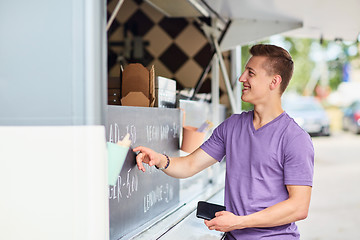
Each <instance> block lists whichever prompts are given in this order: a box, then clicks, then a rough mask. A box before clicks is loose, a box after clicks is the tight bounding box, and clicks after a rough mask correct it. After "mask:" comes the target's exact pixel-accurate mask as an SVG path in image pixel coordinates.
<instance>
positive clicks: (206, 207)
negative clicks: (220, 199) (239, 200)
mask: <svg viewBox="0 0 360 240" xmlns="http://www.w3.org/2000/svg"><path fill="white" fill-rule="evenodd" d="M225 210H226V208H225V206H221V205H218V204H214V203H208V202H204V201H199V202H198V205H197V211H196V216H197V217H198V218H202V219H206V220H211V219H213V218H214V217H215V213H216V212H220V211H225Z"/></svg>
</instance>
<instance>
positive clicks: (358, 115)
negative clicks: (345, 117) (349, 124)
mask: <svg viewBox="0 0 360 240" xmlns="http://www.w3.org/2000/svg"><path fill="white" fill-rule="evenodd" d="M354 118H355V120H356V121H358V120H359V119H360V112H356V113H354Z"/></svg>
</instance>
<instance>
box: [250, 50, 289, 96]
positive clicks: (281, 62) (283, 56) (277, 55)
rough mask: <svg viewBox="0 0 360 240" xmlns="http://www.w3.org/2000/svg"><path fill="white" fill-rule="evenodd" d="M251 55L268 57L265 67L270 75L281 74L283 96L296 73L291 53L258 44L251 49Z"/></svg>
mask: <svg viewBox="0 0 360 240" xmlns="http://www.w3.org/2000/svg"><path fill="white" fill-rule="evenodd" d="M250 54H251V55H252V56H262V57H267V60H266V61H265V64H264V66H263V67H264V69H265V70H266V72H267V73H268V74H269V75H275V74H279V75H280V76H281V79H282V80H281V84H280V93H281V94H282V93H283V92H284V91H285V89H286V88H287V86H288V85H289V82H290V79H291V77H292V74H293V72H294V62H293V60H292V58H291V55H290V54H289V52H288V51H286V50H285V49H283V48H281V47H278V46H275V45H270V44H257V45H254V46H252V47H251V48H250Z"/></svg>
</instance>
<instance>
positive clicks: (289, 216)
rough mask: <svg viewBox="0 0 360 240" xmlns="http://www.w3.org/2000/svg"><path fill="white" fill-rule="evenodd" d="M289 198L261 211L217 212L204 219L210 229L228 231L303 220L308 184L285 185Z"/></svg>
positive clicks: (308, 191) (305, 214) (308, 203)
mask: <svg viewBox="0 0 360 240" xmlns="http://www.w3.org/2000/svg"><path fill="white" fill-rule="evenodd" d="M287 189H288V192H289V198H288V199H287V200H285V201H282V202H280V203H277V204H275V205H273V206H271V207H268V208H266V209H264V210H262V211H259V212H256V213H253V214H250V215H247V216H236V215H234V214H232V213H230V212H226V211H223V212H218V213H216V215H215V216H216V217H215V218H214V219H212V220H210V221H207V220H205V224H206V226H207V227H208V228H209V229H210V230H217V231H222V232H228V231H232V230H235V229H243V228H253V227H275V226H280V225H284V224H288V223H291V222H295V221H299V220H303V219H305V218H306V217H307V214H308V210H309V205H310V198H311V190H312V188H311V187H310V186H287Z"/></svg>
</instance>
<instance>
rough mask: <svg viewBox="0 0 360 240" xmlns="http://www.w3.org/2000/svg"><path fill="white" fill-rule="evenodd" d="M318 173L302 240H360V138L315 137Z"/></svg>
mask: <svg viewBox="0 0 360 240" xmlns="http://www.w3.org/2000/svg"><path fill="white" fill-rule="evenodd" d="M313 143H314V148H315V173H314V184H313V192H312V200H311V204H310V211H309V215H308V218H307V219H305V220H303V221H300V222H298V223H297V224H298V226H299V229H300V233H301V240H359V239H360V186H359V185H360V135H355V134H352V133H348V132H342V131H338V132H335V133H333V134H332V136H330V137H313Z"/></svg>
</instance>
